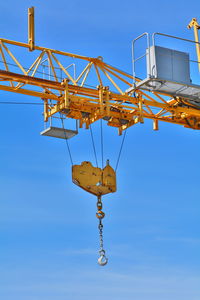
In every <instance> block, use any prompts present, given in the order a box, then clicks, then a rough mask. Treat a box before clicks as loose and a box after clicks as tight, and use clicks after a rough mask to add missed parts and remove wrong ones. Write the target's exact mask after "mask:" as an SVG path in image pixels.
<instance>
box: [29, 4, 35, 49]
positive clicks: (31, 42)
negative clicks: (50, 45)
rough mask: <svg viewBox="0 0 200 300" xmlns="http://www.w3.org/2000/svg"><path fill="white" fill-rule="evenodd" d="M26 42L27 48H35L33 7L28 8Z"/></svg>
mask: <svg viewBox="0 0 200 300" xmlns="http://www.w3.org/2000/svg"><path fill="white" fill-rule="evenodd" d="M28 44H29V50H30V51H33V50H34V49H35V24H34V7H30V8H29V9H28Z"/></svg>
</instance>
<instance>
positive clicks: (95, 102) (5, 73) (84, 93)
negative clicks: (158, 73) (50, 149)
mask: <svg viewBox="0 0 200 300" xmlns="http://www.w3.org/2000/svg"><path fill="white" fill-rule="evenodd" d="M16 46H17V47H19V48H20V49H29V48H30V45H29V44H25V43H20V42H15V41H11V40H6V39H0V57H1V68H0V90H4V91H10V92H14V93H19V94H24V95H29V96H34V97H39V98H41V99H42V100H43V102H44V120H45V121H48V119H49V118H50V117H52V116H53V115H55V114H57V113H62V114H65V115H66V117H67V118H72V119H76V120H79V124H80V127H82V126H83V125H84V124H85V126H86V128H89V126H90V124H92V123H93V122H95V121H97V120H99V119H104V120H106V121H107V124H108V125H109V126H113V127H116V128H118V130H119V133H120V134H121V133H122V131H123V130H126V129H127V128H129V127H130V126H132V125H135V124H137V123H143V122H144V119H145V118H147V119H152V120H153V124H154V129H155V130H157V129H158V121H164V122H170V123H174V124H179V125H183V126H185V127H188V128H193V129H200V109H199V108H200V107H196V106H191V105H190V104H189V103H188V102H187V99H183V98H180V97H174V98H172V97H171V96H170V95H168V94H162V93H160V92H159V93H155V92H148V91H143V90H142V89H140V88H138V89H132V90H131V92H128V89H129V88H130V87H132V86H133V80H134V79H135V80H136V81H140V79H138V78H133V76H131V75H130V74H127V73H126V72H124V71H122V70H119V69H117V68H115V67H113V66H111V65H109V64H106V63H104V62H103V61H102V58H101V57H98V58H91V57H86V56H81V55H76V54H72V53H67V52H63V51H58V50H53V49H49V48H44V47H38V46H35V45H34V52H31V53H30V52H29V56H30V55H31V54H32V53H34V56H33V57H34V61H33V62H32V64H31V65H30V67H29V68H25V67H24V66H23V65H22V64H21V63H20V62H19V59H18V58H17V57H16V55H15V54H14V51H13V49H12V51H11V49H10V48H12V47H16ZM36 50H37V51H38V52H39V54H38V55H37V56H36V58H35V54H36V52H37V51H36ZM18 52H19V49H18V51H17V53H18ZM66 58H74V59H76V60H77V61H78V63H80V64H81V68H82V69H81V71H80V74H79V75H78V76H77V77H75V76H73V75H72V74H71V73H70V72H69V70H68V68H66V67H65V66H64V63H63V60H64V59H66ZM44 60H47V61H48V68H49V70H50V73H51V78H49V79H44V78H41V74H40V73H41V72H39V68H40V67H41V65H42V63H43V61H44ZM10 61H12V63H13V64H14V65H15V69H17V72H13V68H12V70H11V67H10V65H11V64H10ZM83 62H84V63H85V65H84V66H83ZM2 65H3V69H2ZM59 72H62V74H63V75H64V76H62V78H60V77H59V74H58V73H59ZM90 74H92V82H95V84H94V85H95V87H88V86H87V82H88V81H87V80H88V78H89V76H90Z"/></svg>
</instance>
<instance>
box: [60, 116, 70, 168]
mask: <svg viewBox="0 0 200 300" xmlns="http://www.w3.org/2000/svg"><path fill="white" fill-rule="evenodd" d="M60 119H61V122H62V127H63V132H64V136H65V141H66V145H67V150H68V154H69V158H70V161H71V165H72V166H73V160H72V154H71V150H70V147H69V143H68V139H67V136H66V132H65V127H64V121H63V118H62V117H61V113H60Z"/></svg>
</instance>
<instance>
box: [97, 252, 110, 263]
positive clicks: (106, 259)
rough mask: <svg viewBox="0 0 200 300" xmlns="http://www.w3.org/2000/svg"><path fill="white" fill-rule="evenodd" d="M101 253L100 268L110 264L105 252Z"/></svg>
mask: <svg viewBox="0 0 200 300" xmlns="http://www.w3.org/2000/svg"><path fill="white" fill-rule="evenodd" d="M99 252H100V257H99V258H98V264H99V265H100V266H105V265H107V263H108V258H107V257H106V256H105V251H104V250H101V251H99Z"/></svg>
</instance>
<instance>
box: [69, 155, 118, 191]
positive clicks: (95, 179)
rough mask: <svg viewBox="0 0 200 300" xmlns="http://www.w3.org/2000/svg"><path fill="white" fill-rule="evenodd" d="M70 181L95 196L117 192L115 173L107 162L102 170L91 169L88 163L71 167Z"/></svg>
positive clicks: (91, 166)
mask: <svg viewBox="0 0 200 300" xmlns="http://www.w3.org/2000/svg"><path fill="white" fill-rule="evenodd" d="M72 181H73V183H75V184H76V185H78V186H79V187H81V188H82V189H84V190H85V191H87V192H89V193H91V194H93V195H96V196H100V195H105V194H109V193H114V192H116V190H117V188H116V173H115V171H114V170H113V168H112V167H111V166H110V165H109V162H107V165H106V166H105V168H103V169H100V168H97V167H93V165H92V164H91V162H89V161H84V162H82V163H81V164H80V165H74V166H72Z"/></svg>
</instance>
